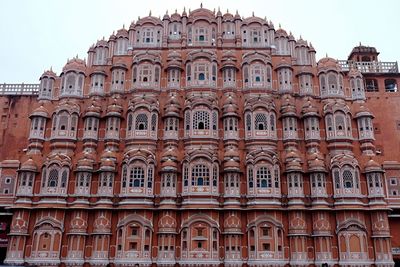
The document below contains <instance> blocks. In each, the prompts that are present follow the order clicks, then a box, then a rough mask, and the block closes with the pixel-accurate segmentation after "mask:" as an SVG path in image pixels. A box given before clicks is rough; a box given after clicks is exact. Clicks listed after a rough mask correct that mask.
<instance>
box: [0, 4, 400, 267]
mask: <svg viewBox="0 0 400 267" xmlns="http://www.w3.org/2000/svg"><path fill="white" fill-rule="evenodd" d="M321 38H322V37H321ZM378 54H379V53H378V52H377V50H376V49H375V48H373V47H368V46H363V45H361V44H360V46H357V47H355V48H354V49H353V50H352V52H351V54H350V56H349V58H348V59H347V60H339V61H338V60H335V59H332V58H329V57H325V58H322V59H320V60H319V61H318V62H316V51H315V50H314V48H313V46H312V45H311V43H309V42H307V41H305V40H302V39H301V38H299V39H295V38H294V37H293V35H292V34H288V33H287V32H286V31H285V30H283V29H281V28H280V27H279V28H275V27H274V25H273V24H272V22H270V21H267V20H266V19H261V18H259V17H256V16H254V15H253V16H251V17H248V18H242V17H241V16H239V14H238V13H236V14H235V15H232V14H230V13H229V12H227V13H226V14H222V13H221V12H220V11H217V12H215V11H214V12H213V11H210V10H208V9H205V8H202V7H201V8H199V9H196V10H193V11H189V12H186V11H183V13H182V14H178V13H176V12H175V13H173V14H171V15H168V14H165V15H164V17H163V18H162V19H159V18H157V17H153V16H151V14H150V15H149V16H147V17H144V18H139V20H137V21H136V22H132V24H131V25H130V27H129V28H128V29H125V28H123V29H120V30H118V31H117V32H116V33H113V34H112V35H111V36H110V37H109V39H108V40H104V39H103V40H99V41H97V42H96V43H95V44H94V45H92V46H91V47H90V48H89V51H88V58H87V60H82V59H79V58H77V57H76V58H72V59H70V60H68V61H67V64H66V65H65V66H64V68H63V69H62V72H61V73H60V74H58V75H57V74H56V73H54V72H53V71H52V70H49V71H46V72H44V73H43V75H42V76H41V77H40V85H24V84H22V85H10V84H4V85H0V89H1V94H2V96H1V97H0V105H1V107H2V108H1V109H0V116H1V124H0V144H1V147H0V157H1V158H0V160H1V165H0V167H1V176H0V188H1V192H0V194H1V195H0V196H1V198H0V204H1V205H2V206H3V207H4V209H3V210H2V211H1V212H3V213H4V215H9V216H2V217H1V218H2V219H1V220H2V221H4V222H3V224H4V227H3V228H4V230H7V231H9V234H8V237H9V239H8V249H7V255H6V259H5V262H6V263H9V264H16V265H22V264H32V265H37V266H106V265H107V264H111V265H112V266H289V265H290V266H310V265H311V266H321V265H325V266H334V265H336V266H338V265H340V266H371V265H374V266H393V265H394V260H396V259H400V212H399V209H400V152H399V148H400V115H398V114H400V105H399V104H398V103H400V102H399V101H400V93H399V92H398V91H397V88H398V87H397V84H398V83H399V82H400V74H399V71H398V65H397V63H396V62H380V61H379V60H378ZM3 213H2V214H3ZM11 214H12V216H10V215H11ZM0 225H1V224H0ZM1 230H2V228H1V227H0V231H1ZM393 257H394V258H393Z"/></svg>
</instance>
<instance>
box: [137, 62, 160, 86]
mask: <svg viewBox="0 0 400 267" xmlns="http://www.w3.org/2000/svg"><path fill="white" fill-rule="evenodd" d="M132 82H133V86H134V87H135V88H158V87H159V85H160V84H159V82H160V66H159V65H157V64H150V63H142V64H139V65H134V67H133V68H132Z"/></svg>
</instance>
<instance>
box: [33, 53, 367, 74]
mask: <svg viewBox="0 0 400 267" xmlns="http://www.w3.org/2000/svg"><path fill="white" fill-rule="evenodd" d="M208 52H209V51H208ZM144 53H146V55H148V52H144ZM195 53H199V52H198V51H195ZM250 54H254V55H255V56H251V55H250ZM259 54H264V55H262V56H257V55H259ZM245 57H248V58H245ZM197 58H207V59H210V60H211V61H212V62H217V59H216V56H215V55H213V54H212V56H211V57H208V56H205V54H204V55H199V56H196V57H195V58H187V59H186V60H185V64H187V63H188V62H193V61H194V60H195V59H197ZM146 61H150V62H152V63H153V64H158V65H160V66H161V65H162V64H161V59H160V58H159V55H158V56H157V57H154V58H153V60H151V59H149V58H148V57H146V58H141V59H139V58H136V59H135V57H133V60H132V64H131V67H132V66H133V65H135V64H140V63H142V62H146ZM254 61H261V62H263V63H264V64H265V65H271V66H272V61H271V56H270V55H267V54H265V53H261V52H259V51H254V52H250V53H248V54H245V55H244V56H243V60H242V63H241V66H242V67H243V66H244V65H246V64H251V63H252V62H254ZM182 63H183V60H182V58H168V59H167V64H166V66H165V67H164V70H168V69H170V68H177V69H180V70H184V66H183V65H182ZM107 67H109V66H108V65H107ZM228 67H231V68H235V69H236V70H238V67H237V58H236V57H229V58H225V59H224V58H222V60H221V63H220V67H219V70H220V71H221V70H223V69H225V68H228ZM117 68H120V69H124V70H128V67H127V66H126V64H124V63H120V62H115V63H114V64H113V65H112V66H110V70H111V71H112V70H114V69H117ZM280 68H290V69H292V70H293V65H292V64H291V63H289V62H286V61H283V62H280V63H278V64H277V65H276V66H275V67H274V70H275V71H276V70H279V69H280ZM317 68H318V73H317V75H320V74H321V73H327V72H329V71H334V72H337V73H341V72H342V69H341V67H340V65H339V64H338V61H337V60H335V59H332V58H322V59H320V60H319V61H318V63H317ZM88 70H89V68H88V67H87V65H86V63H85V61H84V60H82V59H79V58H77V57H76V58H74V59H71V60H68V62H67V64H66V65H65V66H64V67H63V70H62V72H61V74H60V76H59V77H61V76H63V75H64V74H66V73H68V72H76V73H81V74H84V75H85V76H87V71H88ZM94 74H101V75H104V76H107V72H106V71H105V67H97V68H95V69H93V70H92V71H91V72H90V74H89V76H92V75H94ZM301 74H310V75H312V76H314V75H315V74H314V72H313V70H312V69H311V68H309V67H308V66H303V67H301V69H300V70H299V71H297V72H296V73H295V75H296V76H299V75H301ZM348 75H349V76H350V77H362V74H361V72H360V71H359V70H357V69H354V68H351V69H350V72H349V73H348ZM44 78H51V79H56V78H58V76H57V74H56V73H55V72H54V71H52V70H47V71H45V72H44V73H43V74H42V75H41V76H40V78H39V80H42V79H44Z"/></svg>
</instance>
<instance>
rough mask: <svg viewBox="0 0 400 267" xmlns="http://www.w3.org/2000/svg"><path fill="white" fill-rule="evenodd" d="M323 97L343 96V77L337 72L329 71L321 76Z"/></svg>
mask: <svg viewBox="0 0 400 267" xmlns="http://www.w3.org/2000/svg"><path fill="white" fill-rule="evenodd" d="M319 82H320V89H321V97H326V96H343V95H344V91H343V76H342V75H341V74H338V73H337V72H333V71H329V72H328V73H322V74H320V75H319Z"/></svg>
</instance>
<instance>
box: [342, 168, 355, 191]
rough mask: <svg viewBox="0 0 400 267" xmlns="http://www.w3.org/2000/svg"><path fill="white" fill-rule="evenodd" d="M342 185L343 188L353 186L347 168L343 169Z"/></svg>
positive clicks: (350, 174) (351, 177)
mask: <svg viewBox="0 0 400 267" xmlns="http://www.w3.org/2000/svg"><path fill="white" fill-rule="evenodd" d="M343 186H344V188H353V187H354V184H353V174H352V173H351V171H349V170H344V171H343Z"/></svg>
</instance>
